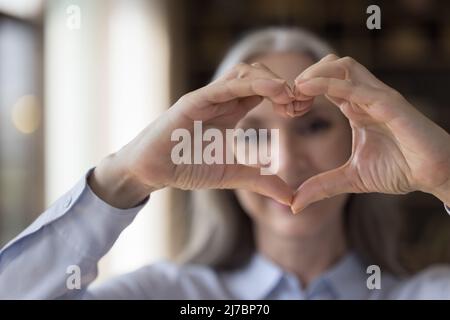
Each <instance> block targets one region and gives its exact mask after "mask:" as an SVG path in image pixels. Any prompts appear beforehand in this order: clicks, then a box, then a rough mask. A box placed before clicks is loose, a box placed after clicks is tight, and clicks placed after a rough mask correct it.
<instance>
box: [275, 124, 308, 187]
mask: <svg viewBox="0 0 450 320" xmlns="http://www.w3.org/2000/svg"><path fill="white" fill-rule="evenodd" d="M300 143H301V142H300V141H297V140H296V139H295V137H293V136H291V135H289V134H286V133H282V132H281V130H280V137H279V142H278V144H279V145H278V155H277V156H278V173H277V174H278V176H279V177H280V178H281V179H283V180H284V181H285V182H286V183H287V184H288V185H289V186H290V187H291V188H292V189H297V188H298V187H299V186H300V185H301V184H302V183H303V181H304V179H305V177H306V176H307V175H308V173H307V156H306V153H305V151H304V150H303V149H302V148H301V146H300V145H299V144H300Z"/></svg>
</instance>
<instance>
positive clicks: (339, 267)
mask: <svg viewBox="0 0 450 320" xmlns="http://www.w3.org/2000/svg"><path fill="white" fill-rule="evenodd" d="M367 277H368V275H367V274H366V272H365V270H364V268H363V263H362V261H361V259H360V258H359V257H358V255H357V254H356V253H354V252H350V253H348V254H346V255H345V256H344V257H342V258H341V259H340V260H339V261H338V262H337V263H336V264H335V265H334V266H333V267H332V268H330V269H329V270H328V271H326V272H325V273H324V274H323V275H321V276H320V277H319V278H318V279H316V280H314V281H313V282H312V283H311V285H310V286H309V288H308V290H312V289H313V288H314V287H316V286H317V285H318V284H322V285H325V286H326V287H328V289H329V290H330V291H331V293H332V295H333V296H334V298H335V299H344V300H348V299H366V298H368V297H369V295H370V293H371V290H369V289H368V288H367Z"/></svg>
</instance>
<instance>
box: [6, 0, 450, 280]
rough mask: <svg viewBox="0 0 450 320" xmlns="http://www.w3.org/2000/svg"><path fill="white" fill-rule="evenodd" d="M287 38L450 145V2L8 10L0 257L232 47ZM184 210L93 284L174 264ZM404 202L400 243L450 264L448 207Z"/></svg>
mask: <svg viewBox="0 0 450 320" xmlns="http://www.w3.org/2000/svg"><path fill="white" fill-rule="evenodd" d="M371 4H378V5H379V6H380V8H381V29H380V30H368V29H367V27H366V19H367V17H368V14H366V8H367V7H368V6H369V5H371ZM279 25H283V26H300V27H304V28H306V29H308V30H310V31H312V32H314V33H316V34H318V35H320V36H322V37H323V38H325V39H326V40H328V41H329V42H330V43H331V44H332V45H333V46H334V47H335V48H336V49H337V51H338V52H339V54H340V55H350V56H353V57H354V58H355V59H357V60H359V61H360V62H361V63H363V64H364V65H366V66H367V67H368V68H369V69H370V70H371V71H373V72H374V73H375V74H376V75H377V76H378V77H379V78H381V79H382V80H383V81H385V82H386V83H388V84H389V85H391V86H393V87H394V88H396V89H398V90H399V91H400V92H402V93H403V94H404V95H406V96H407V97H408V98H409V100H410V101H412V102H413V103H415V105H417V107H418V108H420V109H421V110H422V111H423V112H425V113H426V114H427V115H428V116H429V117H431V118H432V119H433V120H435V121H436V122H437V123H438V124H439V125H441V126H443V127H444V128H445V129H446V130H447V131H450V130H449V128H450V109H449V106H448V96H447V93H448V86H449V83H450V2H449V1H444V0H396V1H385V2H381V1H364V0H341V1H333V0H258V1H257V0H247V1H238V0H209V1H199V0H191V1H182V0H179V1H176V0H95V1H94V0H49V1H45V0H0V245H4V244H5V243H6V242H8V241H9V240H10V239H12V238H13V237H14V236H15V235H17V234H18V233H19V232H20V231H21V230H22V229H23V228H25V227H26V226H27V225H28V224H29V223H31V222H32V221H33V220H34V219H35V218H36V217H37V216H38V215H39V214H40V213H41V212H42V211H43V210H45V208H46V207H48V206H49V205H50V204H51V203H52V202H53V201H55V200H56V199H57V198H58V197H60V196H61V195H62V194H63V193H64V192H65V191H67V190H69V189H70V188H71V187H72V186H73V185H74V184H75V183H76V182H77V181H78V180H79V179H80V178H81V177H82V176H83V174H84V173H85V172H86V171H87V170H88V169H89V168H91V167H93V166H95V165H96V164H97V163H98V161H99V160H100V159H101V158H102V157H104V156H105V155H107V154H108V153H111V152H113V151H115V150H117V149H119V148H120V147H121V146H122V145H124V144H125V143H127V142H128V141H129V140H131V139H132V138H133V137H134V136H135V135H136V134H137V133H138V132H139V131H140V130H141V129H142V128H144V127H145V126H146V125H147V124H148V123H149V122H151V121H152V120H153V119H154V118H155V117H157V116H158V115H159V114H160V113H161V112H163V111H164V110H165V109H167V108H168V107H169V106H170V105H171V103H173V102H174V101H175V100H176V99H177V98H178V97H179V96H180V95H182V94H183V93H185V92H187V91H189V90H193V89H196V88H198V87H200V86H203V85H205V84H206V83H208V81H209V79H210V78H211V76H212V74H213V72H214V69H215V68H216V66H217V65H218V63H219V62H220V60H221V58H222V57H223V55H224V53H225V51H226V50H227V48H229V47H230V45H231V44H232V43H233V41H235V40H236V39H238V38H239V37H240V36H242V35H243V34H244V33H245V32H248V31H251V30H253V29H256V28H258V27H264V26H279ZM177 196H179V195H177V191H174V190H163V191H158V192H157V193H156V194H154V195H153V196H152V201H150V203H149V204H148V206H146V208H145V209H144V210H143V212H141V213H140V214H139V215H138V217H137V218H136V220H135V221H134V222H133V224H132V225H131V226H130V227H129V228H128V229H126V230H125V231H124V232H123V234H122V235H121V237H120V238H119V240H118V241H117V242H116V244H115V245H114V248H113V250H112V251H111V252H110V253H108V255H107V256H105V257H104V258H103V259H102V261H101V263H100V278H99V281H102V279H104V278H106V277H109V276H111V275H115V274H118V273H122V272H126V271H130V270H133V269H135V268H137V267H139V266H141V265H143V264H145V263H149V262H152V261H155V260H158V259H161V258H170V254H171V251H172V249H173V246H174V245H173V244H171V242H170V241H169V239H170V230H173V228H174V226H175V227H176V225H177V224H180V223H186V219H187V217H174V216H171V215H170V208H171V206H173V205H174V203H175V202H176V201H175V199H176V198H177ZM405 199H406V200H407V201H405V208H404V209H405V211H407V212H408V214H411V216H412V217H413V218H412V219H411V223H414V224H415V225H416V228H410V230H413V231H412V232H410V234H407V235H405V243H407V244H408V246H407V247H408V253H407V255H409V257H410V258H411V261H413V260H414V259H413V258H414V255H422V256H423V255H424V254H425V255H427V254H428V253H429V255H430V257H431V255H432V254H431V253H438V254H437V256H441V257H446V258H449V257H450V253H449V249H448V247H449V245H448V244H450V224H449V221H448V220H449V219H448V216H446V215H445V212H444V211H443V208H442V204H441V203H440V202H439V201H437V200H436V199H433V198H432V197H429V196H427V195H423V194H418V193H413V194H410V195H407V196H405ZM423 243H426V245H423ZM175 246H176V244H175ZM434 256H436V255H433V257H434ZM414 261H415V260H414ZM417 267H420V265H419V266H417Z"/></svg>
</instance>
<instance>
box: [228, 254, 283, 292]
mask: <svg viewBox="0 0 450 320" xmlns="http://www.w3.org/2000/svg"><path fill="white" fill-rule="evenodd" d="M282 277H283V270H282V269H281V268H280V267H279V266H277V265H276V264H274V263H273V262H272V261H270V260H269V259H267V258H265V257H264V256H263V255H261V254H260V253H255V254H254V255H253V256H252V257H251V259H250V260H249V262H248V263H247V264H246V265H245V266H244V267H243V268H240V269H238V270H235V271H231V272H227V273H224V274H223V279H224V284H225V285H226V287H227V288H228V290H229V291H230V293H231V294H232V296H233V297H236V298H237V299H243V300H253V299H256V300H260V299H265V298H266V297H267V296H268V295H269V293H270V291H271V290H272V289H273V288H274V287H275V286H276V285H277V283H278V282H279V281H280V280H281V278H282Z"/></svg>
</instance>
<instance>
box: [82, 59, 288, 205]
mask: <svg viewBox="0 0 450 320" xmlns="http://www.w3.org/2000/svg"><path fill="white" fill-rule="evenodd" d="M263 98H267V99H269V100H270V101H271V102H272V103H273V106H274V108H275V111H276V112H278V113H286V114H290V113H292V110H293V100H294V95H293V94H292V91H291V89H290V88H289V86H288V85H287V83H286V81H284V80H282V79H280V78H279V77H278V76H277V75H276V74H274V73H273V72H272V71H270V70H269V69H268V68H267V67H265V66H264V65H261V64H258V63H257V64H252V65H247V64H243V63H242V64H239V65H238V66H236V67H235V68H233V69H232V70H231V71H230V72H228V73H227V74H225V75H224V76H222V77H221V78H219V79H217V80H216V81H214V82H212V83H211V84H209V85H207V86H205V87H203V88H200V89H198V90H195V91H193V92H190V93H188V94H186V95H184V96H183V97H181V98H180V99H179V100H178V101H177V102H176V103H175V104H174V105H173V106H172V107H171V108H170V109H169V110H167V111H166V112H164V113H163V114H162V115H161V116H160V117H159V118H158V119H157V120H156V121H154V122H153V123H151V124H150V125H149V126H147V127H146V128H145V129H144V130H143V131H142V132H141V133H140V134H139V135H138V136H137V137H136V138H134V139H133V140H132V141H131V142H130V143H128V144H127V145H125V146H124V147H123V148H122V149H121V150H119V151H118V152H116V153H114V154H112V155H110V156H108V157H107V158H105V159H104V160H103V161H102V162H101V163H100V165H99V166H97V167H96V169H95V170H94V172H93V173H92V174H91V176H90V178H89V184H90V186H91V188H92V190H93V191H94V192H95V193H96V194H97V195H98V196H99V197H100V198H101V199H103V200H104V201H106V202H107V203H109V204H110V205H112V206H114V207H117V208H129V207H132V206H135V205H137V204H138V203H139V202H141V201H142V200H143V199H145V198H146V197H147V196H148V195H149V194H150V193H151V192H152V191H155V190H158V189H161V188H164V187H167V186H170V187H175V188H179V189H185V190H192V189H211V188H214V189H247V190H250V191H254V192H258V193H261V194H263V195H266V196H269V197H272V198H274V199H276V200H277V201H279V202H282V203H284V204H287V205H290V203H291V200H292V194H293V190H291V189H290V188H289V187H288V186H287V185H286V184H285V183H284V181H283V180H281V178H279V177H278V176H276V175H261V174H260V170H259V168H256V167H250V166H246V165H242V164H178V165H176V164H174V162H173V161H172V159H171V152H172V148H173V146H174V145H175V144H176V143H175V142H173V141H171V135H172V132H173V131H174V130H176V129H180V128H184V129H187V130H188V131H189V132H191V137H192V136H193V129H194V121H202V125H203V128H211V127H213V128H217V129H219V130H220V131H221V132H222V136H223V137H225V130H226V129H234V128H235V126H236V124H237V122H238V121H239V120H240V119H241V118H242V117H244V116H245V115H246V114H247V112H249V111H250V110H251V109H252V108H254V107H255V106H257V105H258V104H259V103H260V102H261V101H262V99H263Z"/></svg>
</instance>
